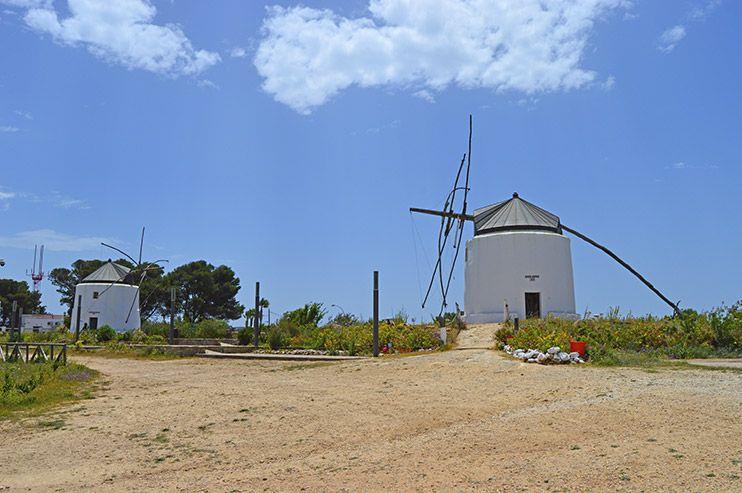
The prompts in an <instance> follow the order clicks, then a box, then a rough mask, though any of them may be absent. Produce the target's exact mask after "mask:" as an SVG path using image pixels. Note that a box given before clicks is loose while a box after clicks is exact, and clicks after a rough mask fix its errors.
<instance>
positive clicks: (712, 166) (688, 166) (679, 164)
mask: <svg viewBox="0 0 742 493" xmlns="http://www.w3.org/2000/svg"><path fill="white" fill-rule="evenodd" d="M665 169H674V170H686V169H694V170H711V169H719V166H718V165H717V164H713V163H708V164H688V163H686V162H685V161H678V162H675V163H672V164H671V165H669V166H665Z"/></svg>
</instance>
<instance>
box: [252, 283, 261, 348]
mask: <svg viewBox="0 0 742 493" xmlns="http://www.w3.org/2000/svg"><path fill="white" fill-rule="evenodd" d="M252 337H253V340H252V343H253V346H255V347H258V344H259V343H260V281H257V282H255V313H254V314H253V335H252Z"/></svg>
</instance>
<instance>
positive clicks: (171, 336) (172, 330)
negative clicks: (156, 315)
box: [167, 286, 175, 346]
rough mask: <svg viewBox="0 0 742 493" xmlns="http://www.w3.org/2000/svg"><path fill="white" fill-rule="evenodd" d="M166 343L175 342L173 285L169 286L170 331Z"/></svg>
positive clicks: (171, 343)
mask: <svg viewBox="0 0 742 493" xmlns="http://www.w3.org/2000/svg"><path fill="white" fill-rule="evenodd" d="M167 342H168V344H170V345H171V346H172V345H173V344H175V286H171V287H170V333H169V334H168V341H167Z"/></svg>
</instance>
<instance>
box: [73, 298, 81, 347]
mask: <svg viewBox="0 0 742 493" xmlns="http://www.w3.org/2000/svg"><path fill="white" fill-rule="evenodd" d="M80 305H82V295H78V296H77V317H76V318H75V320H76V322H75V342H77V341H78V340H79V339H80V310H81V309H82V307H81V306H80Z"/></svg>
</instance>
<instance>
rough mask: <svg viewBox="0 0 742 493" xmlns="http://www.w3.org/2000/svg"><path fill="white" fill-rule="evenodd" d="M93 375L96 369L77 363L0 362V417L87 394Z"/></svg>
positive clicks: (34, 410)
mask: <svg viewBox="0 0 742 493" xmlns="http://www.w3.org/2000/svg"><path fill="white" fill-rule="evenodd" d="M97 377H98V372H97V371H95V370H92V369H90V368H88V367H86V366H83V365H80V364H77V363H68V364H67V365H61V364H58V363H18V362H14V363H0V419H7V418H9V417H11V416H13V415H15V414H16V413H19V412H25V413H31V414H39V413H41V412H44V411H46V410H48V409H49V408H51V407H53V406H56V405H58V404H60V403H62V402H69V401H74V400H78V399H83V398H91V397H92V389H91V384H92V382H93V381H94V380H95V379H96V378H97ZM63 424H64V423H63V422H62V425H60V427H61V426H63ZM41 425H42V426H45V427H46V425H44V424H41ZM50 426H51V425H50ZM51 427H52V428H53V427H54V426H51Z"/></svg>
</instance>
